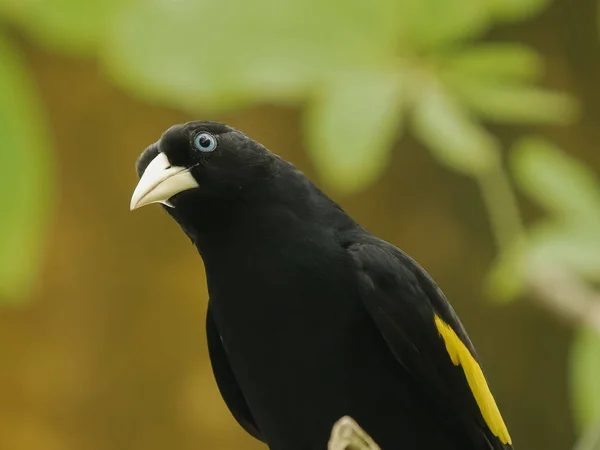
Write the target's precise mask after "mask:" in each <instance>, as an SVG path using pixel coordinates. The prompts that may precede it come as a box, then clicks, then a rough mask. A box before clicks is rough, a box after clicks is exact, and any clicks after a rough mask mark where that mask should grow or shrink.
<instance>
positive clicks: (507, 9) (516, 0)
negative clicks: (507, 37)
mask: <svg viewBox="0 0 600 450" xmlns="http://www.w3.org/2000/svg"><path fill="white" fill-rule="evenodd" d="M551 1H552V0H489V7H490V9H491V10H492V11H493V13H494V16H495V18H496V19H498V20H503V21H507V22H514V21H517V20H524V19H528V18H530V17H533V16H535V15H536V14H538V13H540V12H541V11H543V10H544V9H545V8H546V7H547V6H548V5H549V4H550V2H551Z"/></svg>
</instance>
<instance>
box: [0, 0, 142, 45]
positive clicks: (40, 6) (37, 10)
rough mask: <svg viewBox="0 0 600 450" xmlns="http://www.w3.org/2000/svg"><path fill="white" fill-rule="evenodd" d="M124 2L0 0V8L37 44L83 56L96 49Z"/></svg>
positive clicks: (113, 0) (112, 0)
mask: <svg viewBox="0 0 600 450" xmlns="http://www.w3.org/2000/svg"><path fill="white" fill-rule="evenodd" d="M128 1H131V0H102V1H77V0H35V1H33V0H0V10H2V9H5V10H6V11H7V13H8V15H9V17H10V18H11V19H12V20H13V21H15V22H16V23H18V24H19V26H20V27H22V28H23V29H24V30H25V31H27V32H28V33H29V34H30V35H31V36H32V37H33V38H34V39H35V40H36V42H37V43H38V44H39V45H42V46H44V47H49V48H52V49H56V50H59V51H63V52H68V53H74V54H76V55H85V54H90V53H95V52H96V50H97V49H98V45H99V44H100V43H101V42H102V40H103V39H104V38H105V37H106V34H107V31H108V28H109V26H110V23H111V21H112V19H113V17H114V15H115V13H116V11H117V9H118V8H120V7H121V6H123V5H124V4H125V3H127V2H128ZM3 3H4V5H3V6H2V4H3Z"/></svg>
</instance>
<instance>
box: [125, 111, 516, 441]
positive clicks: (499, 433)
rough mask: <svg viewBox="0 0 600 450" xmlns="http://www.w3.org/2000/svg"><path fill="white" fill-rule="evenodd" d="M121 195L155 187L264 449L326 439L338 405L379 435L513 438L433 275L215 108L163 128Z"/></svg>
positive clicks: (234, 392)
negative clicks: (192, 252)
mask: <svg viewBox="0 0 600 450" xmlns="http://www.w3.org/2000/svg"><path fill="white" fill-rule="evenodd" d="M137 172H138V175H139V176H140V177H141V178H140V180H139V184H138V185H137V187H136V189H135V192H134V194H133V198H132V199H131V209H135V208H139V207H141V206H144V205H147V204H149V203H156V202H160V203H163V204H164V205H165V209H166V210H167V211H168V213H169V214H170V215H171V216H172V217H173V218H174V219H175V220H176V221H177V223H179V225H180V226H181V228H182V229H183V231H184V232H185V233H186V234H187V235H188V236H189V238H190V239H191V240H192V242H193V243H194V245H195V246H196V247H197V249H198V251H199V253H200V255H201V257H202V259H203V260H204V263H205V268H206V275H207V280H208V291H209V294H210V300H209V305H208V311H207V316H206V332H207V335H208V346H209V354H210V358H211V363H212V367H213V371H214V375H215V378H216V381H217V384H218V386H219V390H220V392H221V394H222V396H223V399H224V400H225V403H226V404H227V406H228V407H229V409H230V410H231V412H232V414H233V416H234V417H235V419H236V420H237V421H238V422H239V424H240V425H241V426H242V427H244V429H245V430H246V431H247V432H248V433H250V434H251V435H252V436H254V437H255V438H257V439H260V440H261V441H263V442H265V443H266V444H267V445H268V446H269V448H270V449H272V450H313V449H314V450H317V449H318V450H324V449H325V448H326V446H327V441H328V437H329V433H330V431H331V427H332V426H333V424H334V423H335V422H336V421H337V420H338V419H339V418H341V417H342V416H344V415H349V416H351V417H352V418H354V419H355V420H356V421H357V422H358V424H359V425H360V426H361V427H362V428H364V429H365V431H366V432H367V433H369V434H370V435H371V436H372V437H373V439H374V440H375V442H377V443H378V444H379V445H380V446H381V447H382V449H383V450H394V449H399V450H430V449H435V450H449V449H454V450H475V449H476V450H484V449H494V450H498V449H511V448H512V446H511V438H510V436H509V434H508V431H507V428H506V426H505V424H504V421H503V419H502V417H501V415H500V412H499V411H498V407H497V406H496V403H495V401H494V398H493V397H492V394H491V393H490V390H489V388H488V385H487V382H486V380H485V377H484V375H483V372H482V370H481V367H480V364H479V362H478V357H477V355H476V353H475V349H474V348H473V344H472V343H471V341H470V340H469V337H468V336H467V333H466V332H465V330H464V328H463V326H462V324H461V322H460V320H459V319H458V317H457V316H456V314H455V312H454V310H453V309H452V307H451V306H450V304H449V303H448V301H447V300H446V298H445V296H444V294H443V293H442V292H441V291H440V289H439V288H438V287H437V285H436V284H435V283H434V281H433V280H432V279H431V278H430V277H429V275H428V274H427V273H426V272H425V270H424V269H422V268H421V267H420V266H419V265H418V264H417V263H416V262H415V261H414V260H412V259H411V258H410V257H409V256H407V255H406V254H405V253H403V252H402V251H401V250H399V249H398V248H396V247H394V246H393V245H391V244H389V243H388V242H385V241H383V240H381V239H379V238H377V237H375V236H373V235H372V234H370V233H369V232H367V231H365V230H364V229H363V228H361V226H360V225H358V224H357V223H356V222H355V221H354V220H352V218H351V217H349V216H348V214H347V213H346V212H345V211H344V210H343V209H342V208H341V207H340V206H338V205H337V204H336V203H335V202H333V201H332V200H331V199H330V198H329V197H327V196H326V195H325V194H324V193H323V192H321V191H320V190H319V189H318V188H317V187H316V186H315V185H314V184H313V183H312V182H311V181H310V180H308V178H306V177H305V176H304V175H303V174H302V173H301V172H300V171H299V170H297V169H296V168H295V167H294V166H293V165H292V164H290V163H288V162H286V161H284V160H282V159H281V158H279V157H278V156H276V155H275V154H273V153H271V152H270V151H269V150H267V149H266V148H265V147H263V146H262V145H260V144H259V143H257V142H255V141H253V140H252V139H250V138H249V137H248V136H246V135H245V134H243V133H241V132H240V131H238V130H235V129H233V128H231V127H229V126H227V125H223V124H219V123H214V122H201V121H198V122H189V123H186V124H183V125H175V126H173V127H171V128H169V129H168V130H167V131H166V132H165V133H164V134H163V135H162V137H161V138H160V139H159V140H158V141H157V142H155V143H154V144H152V145H150V146H149V147H148V148H147V149H146V150H145V151H144V153H143V154H142V155H141V156H140V158H139V160H138V162H137Z"/></svg>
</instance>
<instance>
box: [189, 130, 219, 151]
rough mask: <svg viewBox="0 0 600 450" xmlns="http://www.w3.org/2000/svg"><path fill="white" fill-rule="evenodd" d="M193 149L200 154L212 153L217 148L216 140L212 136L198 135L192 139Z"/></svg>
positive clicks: (206, 134)
mask: <svg viewBox="0 0 600 450" xmlns="http://www.w3.org/2000/svg"><path fill="white" fill-rule="evenodd" d="M194 147H196V149H197V150H200V151H201V152H212V151H213V150H214V149H215V148H217V140H216V139H215V137H214V136H213V135H212V134H208V133H198V134H197V135H196V136H195V137H194Z"/></svg>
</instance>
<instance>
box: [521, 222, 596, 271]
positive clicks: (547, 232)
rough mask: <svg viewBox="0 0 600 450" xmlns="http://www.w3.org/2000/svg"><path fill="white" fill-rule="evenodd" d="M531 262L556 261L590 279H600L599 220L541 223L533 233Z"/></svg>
mask: <svg viewBox="0 0 600 450" xmlns="http://www.w3.org/2000/svg"><path fill="white" fill-rule="evenodd" d="M530 239H531V243H530V254H529V260H530V263H531V265H538V264H540V265H542V264H546V263H548V262H556V263H558V264H559V265H560V267H565V268H567V269H569V271H570V272H574V273H577V274H578V275H580V276H581V277H583V278H586V279H588V280H590V281H600V222H599V223H598V224H594V225H588V226H584V225H582V224H574V225H569V226H565V225H564V224H555V223H542V224H539V225H537V226H536V227H534V228H533V229H532V230H531V232H530Z"/></svg>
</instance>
